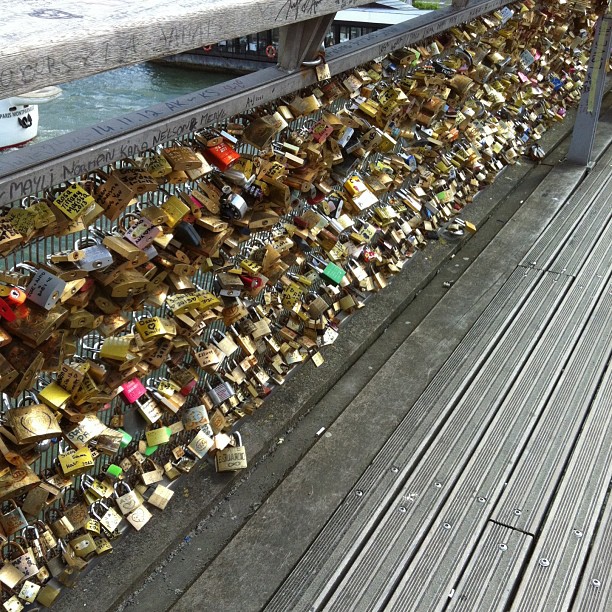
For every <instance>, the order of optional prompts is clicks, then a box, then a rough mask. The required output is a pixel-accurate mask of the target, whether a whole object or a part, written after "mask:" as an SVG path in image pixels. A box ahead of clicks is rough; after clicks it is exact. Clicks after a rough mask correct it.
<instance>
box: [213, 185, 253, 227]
mask: <svg viewBox="0 0 612 612" xmlns="http://www.w3.org/2000/svg"><path fill="white" fill-rule="evenodd" d="M219 204H220V211H221V218H222V219H230V220H236V219H242V218H243V217H244V216H245V215H246V213H247V210H248V205H247V203H246V201H245V199H244V198H243V197H242V196H241V195H239V194H237V193H233V192H231V191H230V193H227V194H224V195H223V197H222V198H221V200H220V203H219Z"/></svg>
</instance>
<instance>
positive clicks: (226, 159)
mask: <svg viewBox="0 0 612 612" xmlns="http://www.w3.org/2000/svg"><path fill="white" fill-rule="evenodd" d="M196 140H197V141H198V142H199V143H201V144H202V145H204V148H203V150H202V153H203V154H204V157H205V158H206V160H207V161H209V162H210V163H212V164H214V165H215V166H216V167H217V168H219V170H220V171H221V172H226V171H227V170H228V169H229V168H230V167H231V166H232V165H233V164H235V163H236V162H237V161H238V160H239V159H240V155H239V154H238V153H237V152H236V151H235V150H234V149H233V148H232V147H231V146H230V144H228V143H227V142H226V141H225V140H224V139H223V137H222V136H219V135H217V134H214V133H208V134H196Z"/></svg>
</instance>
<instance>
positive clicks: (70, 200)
mask: <svg viewBox="0 0 612 612" xmlns="http://www.w3.org/2000/svg"><path fill="white" fill-rule="evenodd" d="M53 204H54V205H55V206H56V207H57V208H58V209H59V210H60V211H61V212H62V213H63V214H64V215H66V217H68V219H70V220H75V219H77V218H78V217H80V216H82V215H83V214H84V213H85V211H86V210H87V209H88V208H90V207H91V206H92V205H93V204H95V200H94V198H93V197H92V196H91V195H90V194H89V193H87V191H86V190H85V189H84V188H83V186H82V185H79V184H78V183H74V184H72V185H69V186H68V187H67V188H66V189H64V190H63V191H62V192H61V193H60V194H59V195H58V196H57V197H56V198H55V200H54V201H53Z"/></svg>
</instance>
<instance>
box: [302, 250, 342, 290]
mask: <svg viewBox="0 0 612 612" xmlns="http://www.w3.org/2000/svg"><path fill="white" fill-rule="evenodd" d="M312 259H313V261H312V262H309V265H310V266H312V268H314V269H315V270H316V271H317V272H319V274H320V275H321V277H322V278H323V279H324V280H326V281H327V282H328V283H331V284H332V285H339V284H340V283H341V282H342V279H343V278H344V277H345V276H346V271H345V270H343V269H342V268H341V267H340V266H338V265H336V264H335V263H332V262H328V261H325V260H323V259H321V258H320V257H316V256H313V258H312Z"/></svg>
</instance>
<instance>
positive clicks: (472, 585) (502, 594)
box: [446, 521, 533, 612]
mask: <svg viewBox="0 0 612 612" xmlns="http://www.w3.org/2000/svg"><path fill="white" fill-rule="evenodd" d="M532 540H533V538H532V537H531V536H529V535H526V534H524V533H521V532H520V531H515V530H514V529H510V528H509V527H504V526H502V525H497V524H496V523H492V522H490V521H489V522H488V523H487V526H486V529H485V531H484V533H483V535H482V538H481V539H480V540H479V541H478V543H477V545H476V548H475V550H474V554H473V555H472V557H471V559H470V562H469V563H468V565H467V567H466V568H465V571H464V573H463V575H462V576H461V579H460V580H459V583H458V584H457V586H456V587H455V588H454V589H453V590H452V591H451V593H450V602H449V604H448V607H447V608H446V610H447V611H448V612H474V610H478V612H496V611H497V610H501V609H503V608H504V607H505V606H506V604H507V603H508V600H509V598H510V596H511V594H512V587H513V585H514V583H515V582H516V580H517V578H518V576H519V573H520V571H521V565H522V564H523V563H524V561H525V559H526V558H527V554H528V552H529V547H530V546H531V543H532Z"/></svg>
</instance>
